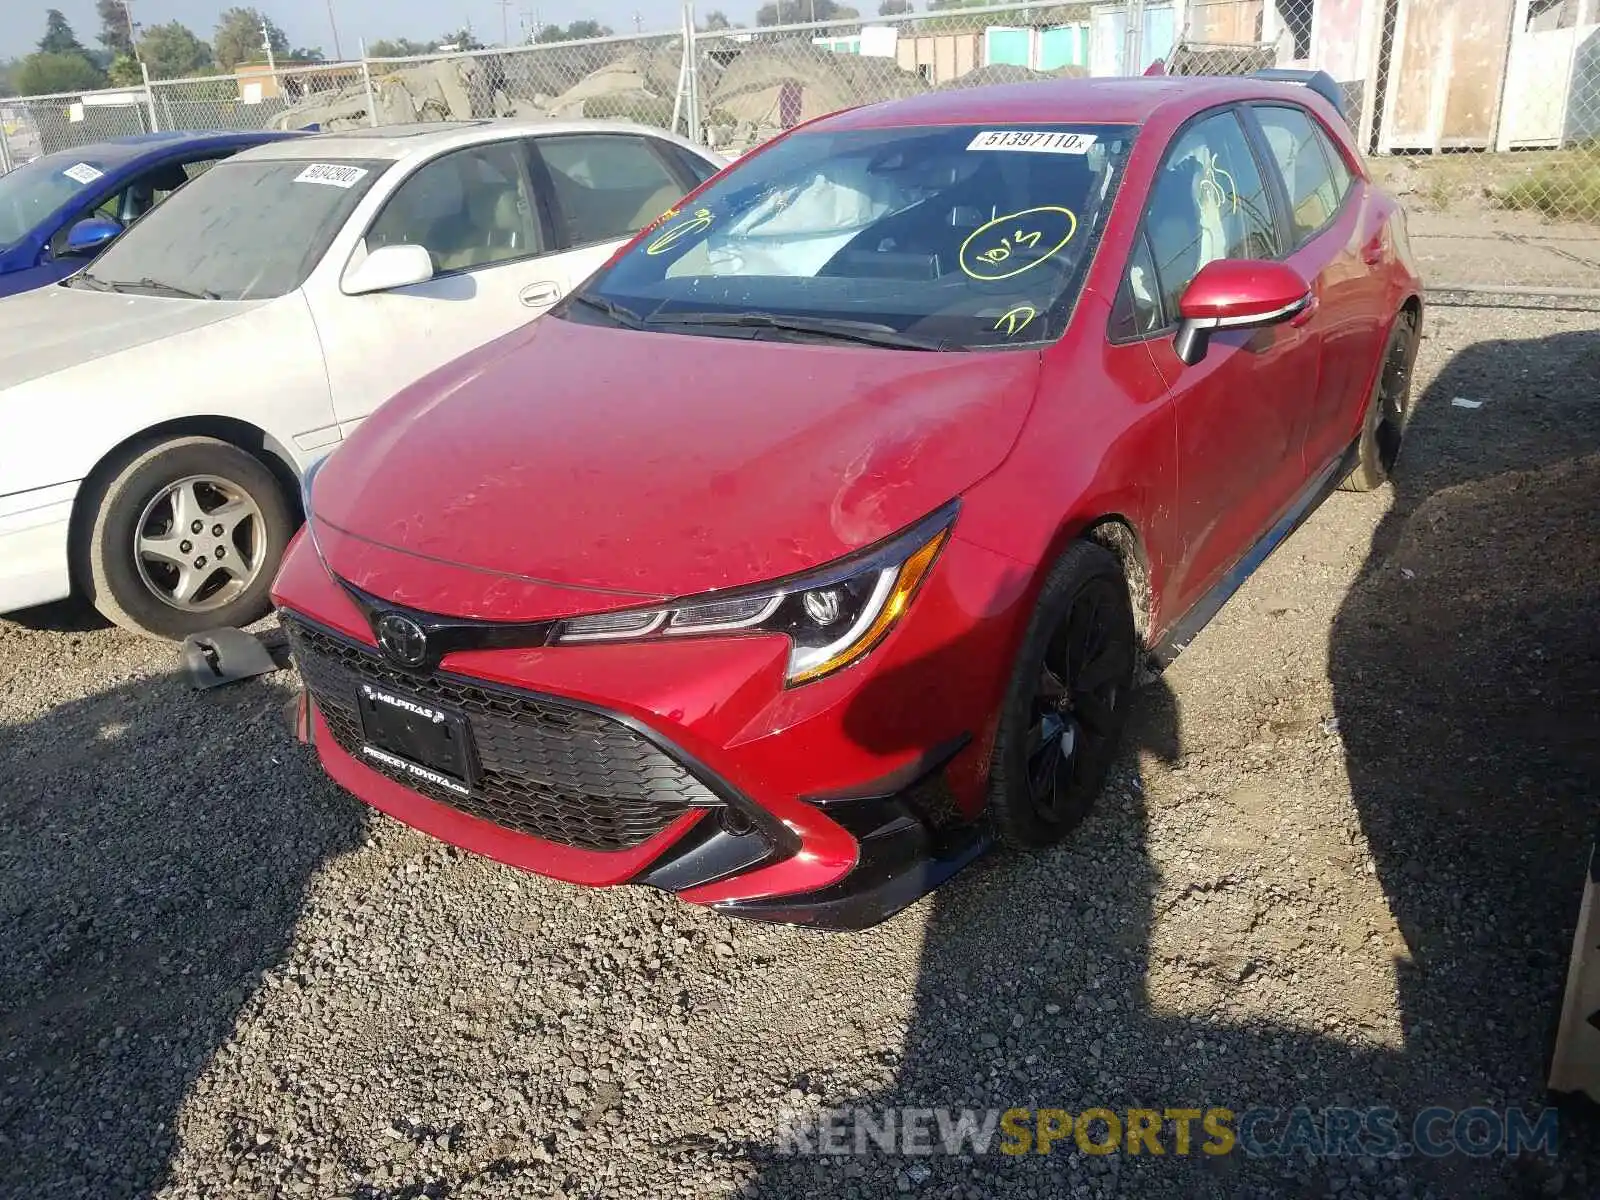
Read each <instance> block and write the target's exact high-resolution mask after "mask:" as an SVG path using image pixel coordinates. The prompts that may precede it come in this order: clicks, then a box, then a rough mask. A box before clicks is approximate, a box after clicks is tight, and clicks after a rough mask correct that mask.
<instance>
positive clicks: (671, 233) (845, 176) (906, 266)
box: [562, 124, 1134, 349]
mask: <svg viewBox="0 0 1600 1200" xmlns="http://www.w3.org/2000/svg"><path fill="white" fill-rule="evenodd" d="M1133 137H1134V130H1133V129H1132V128H1130V127H1127V126H1112V125H1069V124H1050V125H1027V126H1009V127H996V126H992V125H942V126H919V127H911V128H907V127H900V128H885V129H852V130H846V131H840V132H828V131H827V130H825V129H824V130H822V131H819V132H814V133H807V132H802V133H797V134H793V135H791V136H789V137H787V138H785V139H784V140H782V141H781V142H778V143H777V144H775V145H774V146H772V147H771V148H770V149H768V150H765V151H762V152H760V153H757V154H754V155H752V156H750V157H749V158H747V159H745V160H744V161H743V162H740V163H736V164H735V165H734V166H733V167H731V168H729V169H728V170H727V171H726V172H725V173H724V174H723V175H721V176H720V177H719V178H717V179H716V180H715V181H714V182H713V183H712V184H711V186H710V187H708V188H707V189H706V190H705V191H703V192H701V193H700V194H699V195H698V196H696V197H695V198H694V199H693V200H692V201H689V202H687V203H685V204H683V205H681V206H679V207H678V208H676V209H674V210H671V211H669V212H668V213H666V214H663V216H662V217H661V218H659V219H658V221H657V222H656V224H655V225H653V226H652V227H650V228H649V229H648V230H647V231H646V232H645V233H644V234H643V235H642V236H641V237H640V238H639V239H638V240H637V241H636V242H635V243H634V245H633V246H632V247H631V248H630V249H629V250H628V251H627V252H626V253H624V254H623V256H622V257H621V258H620V259H618V260H617V262H616V263H615V264H613V265H612V266H611V267H610V268H609V269H608V270H606V271H604V272H602V273H601V274H600V275H599V276H597V277H596V278H595V279H594V280H593V281H592V282H591V283H590V284H589V286H588V287H587V288H585V289H584V290H583V291H582V292H581V293H579V297H578V298H577V299H576V301H575V302H574V303H572V304H570V305H568V306H565V307H564V308H563V310H562V315H564V316H565V317H567V318H568V319H570V320H578V321H584V322H601V321H609V322H610V323H614V324H625V325H629V326H643V327H647V328H652V329H660V330H663V331H671V332H679V333H691V334H702V335H707V336H745V337H751V336H779V337H784V336H799V337H805V336H808V335H812V336H821V337H828V336H830V335H839V336H847V337H848V336H852V335H853V336H855V337H856V338H857V340H878V341H879V342H880V343H881V344H883V345H895V344H897V343H898V344H900V345H902V346H905V347H907V348H941V349H980V348H1002V347H1017V346H1023V345H1028V344H1037V343H1038V342H1040V341H1043V340H1048V339H1053V338H1054V337H1056V336H1058V335H1059V333H1060V332H1061V329H1062V327H1063V325H1064V323H1065V321H1066V318H1067V315H1068V314H1069V313H1070V311H1071V308H1072V303H1073V301H1074V299H1075V297H1076V295H1077V292H1078V290H1079V289H1080V288H1081V286H1082V280H1083V276H1084V271H1085V269H1086V267H1087V265H1088V262H1089V259H1090V258H1091V257H1092V255H1093V252H1094V247H1095V245H1096V243H1097V242H1098V240H1099V234H1100V230H1101V226H1102V224H1103V222H1104V220H1105V217H1106V215H1107V213H1108V212H1109V209H1110V204H1111V200H1112V197H1113V195H1114V193H1115V188H1116V183H1117V182H1118V180H1119V178H1120V176H1121V169H1122V165H1123V163H1124V162H1125V161H1126V159H1127V155H1128V151H1129V149H1130V147H1131V146H1132V143H1133ZM585 300H587V301H588V302H587V303H585ZM824 326H826V328H824Z"/></svg>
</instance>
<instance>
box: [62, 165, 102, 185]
mask: <svg viewBox="0 0 1600 1200" xmlns="http://www.w3.org/2000/svg"><path fill="white" fill-rule="evenodd" d="M61 173H62V174H63V175H65V176H66V177H67V178H68V179H70V180H72V181H73V182H74V183H93V182H94V181H95V180H96V179H99V178H100V177H101V176H102V175H104V174H105V172H104V171H102V170H101V169H100V168H99V167H91V166H90V165H89V164H88V163H79V164H78V165H77V166H75V167H68V168H67V169H66V170H65V171H63V172H61Z"/></svg>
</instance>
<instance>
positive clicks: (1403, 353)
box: [1339, 312, 1416, 492]
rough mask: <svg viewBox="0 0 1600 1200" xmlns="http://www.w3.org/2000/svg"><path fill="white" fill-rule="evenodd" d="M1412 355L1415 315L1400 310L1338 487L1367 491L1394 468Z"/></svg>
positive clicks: (1407, 413)
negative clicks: (1351, 463)
mask: <svg viewBox="0 0 1600 1200" xmlns="http://www.w3.org/2000/svg"><path fill="white" fill-rule="evenodd" d="M1415 358H1416V318H1415V317H1413V316H1412V315H1411V314H1410V313H1409V312H1402V313H1401V314H1400V315H1399V316H1397V317H1396V318H1395V320H1394V328H1393V329H1391V330H1390V331H1389V342H1388V345H1387V346H1385V348H1384V352H1383V369H1382V370H1381V371H1380V372H1379V373H1378V382H1377V386H1376V387H1374V388H1373V391H1372V397H1371V399H1370V400H1368V401H1367V412H1366V416H1365V417H1364V418H1363V420H1362V422H1361V439H1360V441H1359V442H1358V443H1357V458H1356V466H1355V469H1354V470H1352V471H1351V472H1350V474H1349V475H1347V476H1345V478H1344V481H1343V482H1342V483H1340V484H1339V487H1340V488H1341V489H1342V490H1343V491H1346V492H1370V491H1372V490H1374V489H1375V488H1378V487H1381V486H1382V485H1383V483H1384V481H1385V480H1387V479H1388V478H1389V475H1390V473H1391V472H1393V470H1394V464H1395V461H1396V460H1397V459H1398V458H1399V457H1400V446H1401V443H1402V442H1403V441H1404V439H1405V434H1406V425H1407V424H1409V423H1410V421H1411V366H1412V363H1413V361H1414V360H1415Z"/></svg>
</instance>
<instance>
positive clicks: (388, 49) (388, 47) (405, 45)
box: [367, 38, 439, 58]
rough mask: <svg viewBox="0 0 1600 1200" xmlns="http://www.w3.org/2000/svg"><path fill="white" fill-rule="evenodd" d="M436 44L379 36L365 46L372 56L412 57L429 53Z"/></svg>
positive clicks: (436, 46) (435, 47)
mask: <svg viewBox="0 0 1600 1200" xmlns="http://www.w3.org/2000/svg"><path fill="white" fill-rule="evenodd" d="M438 45H439V43H438V42H413V41H412V40H411V39H410V38H379V39H378V40H377V41H375V42H373V43H372V45H370V46H368V47H367V54H368V55H369V56H370V57H372V58H412V57H414V56H415V55H418V54H430V53H432V52H433V51H434V50H435V49H437V48H438Z"/></svg>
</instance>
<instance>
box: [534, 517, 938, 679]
mask: <svg viewBox="0 0 1600 1200" xmlns="http://www.w3.org/2000/svg"><path fill="white" fill-rule="evenodd" d="M955 514H956V506H955V505H954V504H950V505H947V506H946V507H944V508H942V509H940V510H939V511H938V512H936V513H934V514H933V515H932V516H930V517H927V518H925V519H924V520H922V521H919V522H917V524H916V525H914V526H912V527H911V528H910V529H908V530H906V531H905V532H903V533H900V534H897V535H896V536H894V537H892V538H890V539H888V540H887V541H885V542H882V543H880V544H879V545H877V546H875V547H873V548H872V549H870V550H868V551H866V552H864V553H862V554H858V555H852V556H851V557H850V558H848V559H845V560H843V561H842V562H839V563H835V564H833V565H832V566H830V567H824V568H823V569H822V570H820V571H813V572H810V573H808V574H806V575H802V576H798V577H796V578H794V579H791V580H788V581H786V582H785V583H784V584H783V585H782V586H774V587H769V588H763V589H760V590H755V589H745V590H741V591H740V592H739V593H737V594H735V595H730V596H725V597H719V598H717V599H714V600H704V601H698V602H695V603H691V604H681V605H678V606H677V607H674V608H651V609H629V610H627V611H623V612H609V613H597V614H595V615H594V616H589V617H572V618H570V619H569V620H566V621H562V622H561V623H560V624H558V625H557V626H556V628H555V631H554V633H553V635H552V637H551V639H550V640H551V642H552V643H554V644H556V645H565V644H569V643H573V642H622V641H638V640H641V639H646V638H648V639H652V640H656V639H660V640H665V639H670V638H675V637H695V636H700V637H706V636H715V635H719V634H728V633H738V632H743V631H750V632H757V633H781V634H784V635H786V636H787V637H788V638H789V662H788V666H787V667H786V668H785V670H784V681H785V682H786V683H790V684H797V683H809V682H810V681H811V680H813V679H821V678H822V677H823V676H824V675H831V674H832V673H833V672H835V671H837V670H839V669H840V668H842V667H847V666H849V665H850V664H851V663H853V662H855V661H857V660H858V659H860V658H862V657H863V656H864V655H866V654H867V653H868V652H869V651H870V650H871V649H872V648H873V647H874V646H876V645H877V644H878V643H879V642H881V641H882V640H883V639H884V638H885V637H886V636H887V635H888V633H889V631H890V630H891V629H893V628H894V625H895V622H896V621H898V620H899V619H900V617H901V616H902V615H903V614H904V613H905V611H906V608H907V606H908V605H909V604H910V603H911V599H912V597H913V596H915V595H916V593H917V588H918V587H920V586H921V584H922V581H923V579H925V578H926V577H927V574H928V569H929V568H930V567H932V566H933V561H934V559H935V558H936V557H938V554H939V549H940V547H942V546H943V545H944V541H945V538H946V537H948V536H949V533H950V524H951V522H952V521H953V520H954V519H955Z"/></svg>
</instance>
